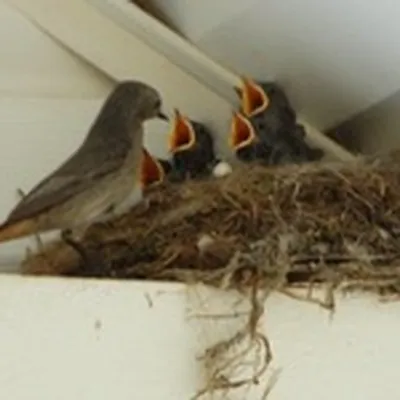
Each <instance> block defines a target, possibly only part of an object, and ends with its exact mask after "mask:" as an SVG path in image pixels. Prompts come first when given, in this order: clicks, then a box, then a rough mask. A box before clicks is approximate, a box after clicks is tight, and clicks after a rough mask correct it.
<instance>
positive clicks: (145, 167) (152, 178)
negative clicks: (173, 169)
mask: <svg viewBox="0 0 400 400" xmlns="http://www.w3.org/2000/svg"><path fill="white" fill-rule="evenodd" d="M165 175H166V172H165V171H164V168H163V166H162V165H161V163H160V162H159V161H158V160H157V159H156V158H155V157H153V156H152V155H151V154H150V153H149V152H148V150H147V149H146V148H145V147H143V148H142V162H141V166H140V184H141V186H142V188H143V189H146V188H148V187H150V186H154V185H158V184H160V183H162V182H163V181H164V179H165Z"/></svg>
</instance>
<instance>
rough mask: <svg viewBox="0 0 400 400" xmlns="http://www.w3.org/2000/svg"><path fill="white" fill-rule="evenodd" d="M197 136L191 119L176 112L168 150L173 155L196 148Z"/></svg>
mask: <svg viewBox="0 0 400 400" xmlns="http://www.w3.org/2000/svg"><path fill="white" fill-rule="evenodd" d="M195 142H196V136H195V133H194V129H193V126H192V124H191V123H190V121H189V119H188V118H186V117H185V116H183V115H182V114H181V113H180V112H179V111H178V110H177V109H175V110H174V120H173V126H172V129H171V131H170V133H169V138H168V149H169V151H170V152H171V153H177V152H179V151H183V150H188V149H190V148H192V147H193V146H194V144H195Z"/></svg>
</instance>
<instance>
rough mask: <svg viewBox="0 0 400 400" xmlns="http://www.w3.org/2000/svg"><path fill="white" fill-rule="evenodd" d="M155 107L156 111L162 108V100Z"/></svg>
mask: <svg viewBox="0 0 400 400" xmlns="http://www.w3.org/2000/svg"><path fill="white" fill-rule="evenodd" d="M154 106H155V108H156V110H158V109H159V108H161V100H157V101H156V103H155V105H154Z"/></svg>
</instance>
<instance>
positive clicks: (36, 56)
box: [0, 0, 111, 98]
mask: <svg viewBox="0 0 400 400" xmlns="http://www.w3.org/2000/svg"><path fill="white" fill-rule="evenodd" d="M0 54H1V64H0V96H8V97H19V96H53V97H70V98H71V97H72V98H74V97H75V98H91V97H97V96H102V95H104V94H105V93H107V92H108V90H109V87H110V84H111V82H110V80H109V79H108V78H106V77H105V76H103V75H102V74H100V73H99V71H97V70H95V69H94V68H92V67H90V66H88V65H86V64H84V63H82V61H80V60H78V59H76V58H75V57H71V54H70V53H69V52H68V51H67V50H65V49H63V48H62V47H60V45H59V44H57V43H55V42H54V41H53V40H52V39H50V38H49V37H47V36H46V35H44V34H43V33H42V32H40V31H39V30H38V29H37V28H36V27H34V26H33V25H32V24H31V23H30V22H29V21H27V20H26V18H24V17H23V16H22V15H21V14H20V13H18V12H17V11H15V10H14V9H13V8H10V6H9V5H8V4H6V2H4V1H3V0H2V1H0Z"/></svg>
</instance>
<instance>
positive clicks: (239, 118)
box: [230, 112, 257, 151]
mask: <svg viewBox="0 0 400 400" xmlns="http://www.w3.org/2000/svg"><path fill="white" fill-rule="evenodd" d="M256 140H257V137H256V135H255V133H254V128H253V125H252V124H251V122H250V121H249V120H248V119H247V118H245V117H244V116H243V115H241V114H239V113H237V112H235V113H234V114H233V116H232V124H231V132H230V146H231V147H232V148H233V149H234V150H235V151H237V150H239V149H241V148H243V147H246V146H249V145H250V144H252V143H253V142H254V141H256Z"/></svg>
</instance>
